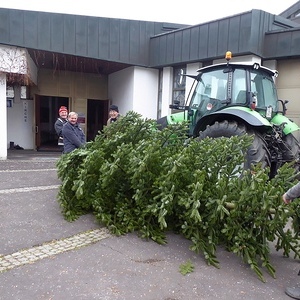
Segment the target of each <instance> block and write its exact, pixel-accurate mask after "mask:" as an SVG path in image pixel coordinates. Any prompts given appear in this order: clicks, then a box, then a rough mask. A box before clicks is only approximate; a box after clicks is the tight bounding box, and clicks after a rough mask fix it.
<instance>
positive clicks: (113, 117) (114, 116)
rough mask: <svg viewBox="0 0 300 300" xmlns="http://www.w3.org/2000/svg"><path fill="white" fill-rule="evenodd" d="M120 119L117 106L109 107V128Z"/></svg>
mask: <svg viewBox="0 0 300 300" xmlns="http://www.w3.org/2000/svg"><path fill="white" fill-rule="evenodd" d="M119 117H120V114H119V108H118V106H117V105H111V106H110V107H109V119H108V120H107V126H108V125H110V124H111V123H113V122H116V121H117V120H118V118H119Z"/></svg>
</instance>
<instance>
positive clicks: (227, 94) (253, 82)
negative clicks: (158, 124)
mask: <svg viewBox="0 0 300 300" xmlns="http://www.w3.org/2000/svg"><path fill="white" fill-rule="evenodd" d="M198 72H199V73H198V75H197V76H196V77H195V79H196V84H195V85H194V87H193V89H192V91H191V97H190V99H188V105H187V106H186V108H187V110H188V120H189V121H190V125H191V127H192V128H194V127H195V126H196V124H197V123H198V122H199V120H200V119H201V122H202V121H205V119H206V118H208V116H209V115H211V114H213V113H215V112H218V111H220V110H223V109H224V108H234V107H235V108H236V107H245V108H248V109H249V110H251V111H256V112H258V113H259V114H260V115H261V116H262V117H264V118H266V119H268V120H271V119H272V118H273V116H274V115H275V114H276V113H277V112H278V98H277V92H276V87H275V84H274V81H273V77H276V76H277V72H276V71H272V70H270V69H268V68H265V67H262V66H260V65H259V64H258V63H254V64H245V63H243V64H241V63H229V60H228V62H227V64H226V63H224V64H218V65H212V66H209V67H204V68H202V69H200V70H198ZM203 118H204V119H203ZM204 123H206V122H204Z"/></svg>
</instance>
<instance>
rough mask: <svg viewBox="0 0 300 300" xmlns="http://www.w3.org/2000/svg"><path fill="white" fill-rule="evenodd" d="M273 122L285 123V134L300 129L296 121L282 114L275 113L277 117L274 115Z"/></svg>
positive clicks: (277, 123)
mask: <svg viewBox="0 0 300 300" xmlns="http://www.w3.org/2000/svg"><path fill="white" fill-rule="evenodd" d="M271 122H272V123H273V124H276V125H281V124H285V125H284V127H283V133H284V134H285V135H288V134H290V133H292V132H294V131H297V130H299V129H300V127H299V126H298V125H297V124H296V123H295V122H294V121H292V120H290V119H289V118H287V117H286V116H284V115H282V114H277V115H275V117H273V119H272V120H271Z"/></svg>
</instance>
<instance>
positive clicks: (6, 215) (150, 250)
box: [0, 150, 300, 300]
mask: <svg viewBox="0 0 300 300" xmlns="http://www.w3.org/2000/svg"><path fill="white" fill-rule="evenodd" d="M58 157H59V153H38V152H33V151H25V150H13V151H11V152H9V155H8V159H7V160H2V161H0V176H1V181H0V207H1V209H0V241H1V243H0V299H1V300H16V299H22V300H27V299H28V300H41V299H48V300H50V299H54V300H61V299H64V300H69V299H72V300H77V299H78V300H85V299H86V300H90V299H105V300H132V299H144V300H194V299H201V300H210V299H226V300H227V299H253V300H257V299H274V300H277V299H278V300H279V299H280V300H283V299H291V298H289V297H288V296H286V295H285V294H284V288H285V287H286V286H294V285H298V283H299V279H300V278H299V277H298V276H297V274H298V271H299V266H300V265H299V261H298V260H294V259H293V258H285V257H283V256H282V253H280V252H276V251H275V250H274V249H273V245H271V248H272V249H273V250H272V254H271V262H272V264H273V265H274V266H275V268H276V277H277V278H276V279H274V278H272V277H271V276H270V275H268V274H267V273H266V272H264V276H265V278H266V280H267V282H266V283H263V282H261V281H260V280H259V279H258V277H257V276H256V274H255V273H254V272H253V271H252V270H251V269H250V268H249V266H248V265H245V264H244V263H243V262H242V261H241V259H240V258H239V257H237V256H235V255H234V254H232V253H228V252H227V251H226V250H224V249H222V248H221V247H220V248H219V249H218V252H217V258H218V260H219V261H220V269H217V268H215V267H213V266H208V265H207V264H206V262H205V260H204V258H203V256H202V255H197V254H195V253H194V252H192V251H190V250H189V246H190V242H189V241H188V240H186V239H184V238H183V237H182V236H180V235H176V234H173V233H170V234H168V244H167V245H164V246H162V245H158V244H156V243H155V242H152V241H144V240H142V239H140V238H139V237H137V235H136V234H128V235H125V236H121V237H116V236H113V235H111V234H110V233H109V232H108V231H107V230H106V229H105V228H103V227H102V226H101V225H100V224H97V223H96V220H95V218H94V216H93V215H85V216H83V217H81V218H80V219H79V220H77V221H75V222H71V223H70V222H67V221H65V220H64V218H63V216H62V214H61V212H60V207H59V205H58V203H57V200H56V196H57V191H58V187H59V184H60V182H59V180H58V179H57V175H56V167H55V164H56V161H57V159H58ZM188 260H190V261H191V262H192V263H193V265H194V267H195V269H194V272H192V273H189V274H187V275H185V276H184V275H182V274H181V273H180V272H179V267H180V265H181V264H184V263H186V262H187V261H188Z"/></svg>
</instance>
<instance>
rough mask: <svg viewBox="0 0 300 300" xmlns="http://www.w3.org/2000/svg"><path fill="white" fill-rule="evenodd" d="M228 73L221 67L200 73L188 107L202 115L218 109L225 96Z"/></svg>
mask: <svg viewBox="0 0 300 300" xmlns="http://www.w3.org/2000/svg"><path fill="white" fill-rule="evenodd" d="M227 78H228V74H226V73H224V72H223V69H219V70H213V71H210V72H205V73H202V74H201V77H200V79H199V81H198V84H197V86H196V88H195V90H194V93H193V95H192V97H191V102H190V108H191V109H193V110H198V114H200V116H203V115H205V114H207V113H209V112H211V111H214V110H216V109H218V108H219V107H220V106H221V105H222V104H221V103H222V102H223V101H226V98H227V96H226V95H227V81H228V79H227Z"/></svg>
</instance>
